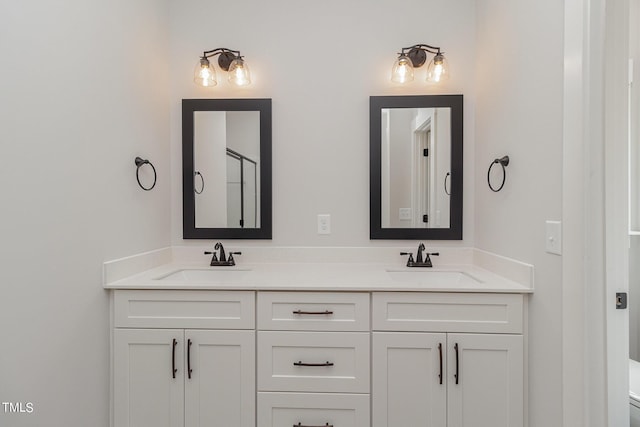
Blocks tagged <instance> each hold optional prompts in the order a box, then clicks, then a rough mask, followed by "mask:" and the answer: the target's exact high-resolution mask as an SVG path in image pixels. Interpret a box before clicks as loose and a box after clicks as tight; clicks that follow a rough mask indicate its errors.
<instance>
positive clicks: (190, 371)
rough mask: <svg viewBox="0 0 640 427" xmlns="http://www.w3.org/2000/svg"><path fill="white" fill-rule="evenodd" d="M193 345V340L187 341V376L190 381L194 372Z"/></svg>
mask: <svg viewBox="0 0 640 427" xmlns="http://www.w3.org/2000/svg"><path fill="white" fill-rule="evenodd" d="M191 344H193V342H192V341H191V339H189V340H187V374H188V375H189V379H191V373H192V372H193V369H191Z"/></svg>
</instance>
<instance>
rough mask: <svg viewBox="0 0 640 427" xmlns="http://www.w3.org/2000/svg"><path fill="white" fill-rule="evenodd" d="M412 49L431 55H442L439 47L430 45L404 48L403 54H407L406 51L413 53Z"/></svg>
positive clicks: (415, 45)
mask: <svg viewBox="0 0 640 427" xmlns="http://www.w3.org/2000/svg"><path fill="white" fill-rule="evenodd" d="M412 49H419V50H425V51H427V52H429V53H432V54H434V55H437V54H439V53H440V48H439V47H437V46H430V45H428V44H414V45H413V46H409V47H403V48H402V53H407V52H406V51H411V50H412Z"/></svg>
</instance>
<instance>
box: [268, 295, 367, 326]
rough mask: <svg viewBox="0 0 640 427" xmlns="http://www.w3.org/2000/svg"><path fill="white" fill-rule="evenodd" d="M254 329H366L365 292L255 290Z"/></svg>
mask: <svg viewBox="0 0 640 427" xmlns="http://www.w3.org/2000/svg"><path fill="white" fill-rule="evenodd" d="M258 329H263V330H290V331H301V330H306V331H368V330H369V294H367V293H347V292H344V293H342V292H259V293H258Z"/></svg>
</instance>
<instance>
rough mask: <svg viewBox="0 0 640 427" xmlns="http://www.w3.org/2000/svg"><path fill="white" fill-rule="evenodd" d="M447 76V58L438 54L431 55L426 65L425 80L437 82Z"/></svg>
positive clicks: (445, 78)
mask: <svg viewBox="0 0 640 427" xmlns="http://www.w3.org/2000/svg"><path fill="white" fill-rule="evenodd" d="M448 78H449V63H448V62H447V59H446V58H445V57H444V56H443V55H442V54H438V55H436V56H434V57H433V59H432V60H431V62H429V65H428V66H427V81H428V82H430V83H439V82H441V81H443V80H447V79H448Z"/></svg>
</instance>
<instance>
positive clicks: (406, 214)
mask: <svg viewBox="0 0 640 427" xmlns="http://www.w3.org/2000/svg"><path fill="white" fill-rule="evenodd" d="M398 219H399V220H400V221H411V208H400V209H399V210H398Z"/></svg>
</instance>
